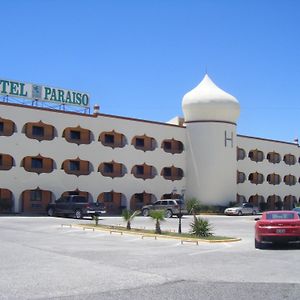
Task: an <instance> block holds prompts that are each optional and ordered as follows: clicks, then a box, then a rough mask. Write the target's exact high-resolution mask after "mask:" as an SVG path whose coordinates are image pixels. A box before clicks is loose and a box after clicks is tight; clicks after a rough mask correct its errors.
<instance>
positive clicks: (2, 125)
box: [0, 122, 4, 132]
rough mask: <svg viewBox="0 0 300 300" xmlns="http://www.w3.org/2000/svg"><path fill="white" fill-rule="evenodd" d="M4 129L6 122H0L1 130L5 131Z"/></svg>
mask: <svg viewBox="0 0 300 300" xmlns="http://www.w3.org/2000/svg"><path fill="white" fill-rule="evenodd" d="M3 131H4V123H3V122H0V132H3Z"/></svg>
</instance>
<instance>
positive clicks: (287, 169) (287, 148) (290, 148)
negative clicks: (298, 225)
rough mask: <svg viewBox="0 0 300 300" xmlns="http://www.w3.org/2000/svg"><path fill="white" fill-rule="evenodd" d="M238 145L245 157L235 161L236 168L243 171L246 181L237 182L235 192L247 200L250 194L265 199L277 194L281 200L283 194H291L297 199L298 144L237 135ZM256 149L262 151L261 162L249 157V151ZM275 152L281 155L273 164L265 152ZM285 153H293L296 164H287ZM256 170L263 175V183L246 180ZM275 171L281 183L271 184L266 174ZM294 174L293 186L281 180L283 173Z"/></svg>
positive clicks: (299, 174)
mask: <svg viewBox="0 0 300 300" xmlns="http://www.w3.org/2000/svg"><path fill="white" fill-rule="evenodd" d="M237 140H238V147H240V148H242V149H244V150H245V152H246V158H245V159H243V160H239V161H238V162H237V169H238V171H240V172H244V173H245V175H246V181H245V182H244V183H239V184H237V192H238V194H240V195H243V196H245V197H246V200H247V201H248V200H249V197H250V196H251V195H256V194H258V195H262V196H264V198H265V201H267V197H268V196H271V195H274V194H275V195H278V196H280V197H281V199H282V201H283V199H284V197H285V196H288V195H293V196H296V197H297V200H299V197H300V184H299V182H298V180H299V177H300V168H299V162H298V159H299V155H300V151H299V146H298V145H297V144H293V143H285V142H279V141H272V140H265V139H259V138H252V137H245V136H238V137H237ZM255 149H258V150H260V151H262V152H263V153H264V160H263V161H262V162H254V161H252V160H251V159H250V158H249V157H248V154H249V151H251V150H255ZM273 151H274V152H277V153H279V154H280V156H281V161H280V163H277V164H273V163H270V162H269V161H268V160H267V154H268V153H269V152H273ZM285 154H293V155H295V157H296V164H295V165H292V166H289V165H287V164H286V163H285V162H284V161H283V157H284V155H285ZM254 172H258V173H261V174H263V175H264V182H263V184H258V185H256V184H252V183H251V182H250V181H249V180H248V176H249V174H250V173H254ZM272 173H276V174H279V175H280V177H281V180H282V181H281V183H280V184H279V185H272V184H269V183H268V182H267V176H268V174H272ZM289 174H291V175H294V176H296V178H297V183H296V184H295V185H293V186H289V185H286V184H285V183H284V182H283V179H284V176H285V175H289Z"/></svg>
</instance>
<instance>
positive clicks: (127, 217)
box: [122, 209, 140, 230]
mask: <svg viewBox="0 0 300 300" xmlns="http://www.w3.org/2000/svg"><path fill="white" fill-rule="evenodd" d="M139 214H140V211H139V210H136V211H130V210H128V209H123V211H122V217H123V219H124V221H126V222H127V225H126V228H127V229H128V230H131V221H132V220H133V219H134V218H135V217H136V216H137V215H139Z"/></svg>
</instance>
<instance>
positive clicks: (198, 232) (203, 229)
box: [190, 218, 213, 237]
mask: <svg viewBox="0 0 300 300" xmlns="http://www.w3.org/2000/svg"><path fill="white" fill-rule="evenodd" d="M190 226H191V230H190V233H191V234H193V235H195V236H199V237H208V236H211V235H213V233H212V229H213V228H212V225H211V224H210V223H209V221H208V220H206V219H202V218H194V221H193V222H192V223H191V225H190Z"/></svg>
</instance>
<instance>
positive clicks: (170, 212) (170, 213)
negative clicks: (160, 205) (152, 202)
mask: <svg viewBox="0 0 300 300" xmlns="http://www.w3.org/2000/svg"><path fill="white" fill-rule="evenodd" d="M165 216H166V218H172V216H173V213H172V211H171V210H170V209H167V210H166V212H165Z"/></svg>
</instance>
